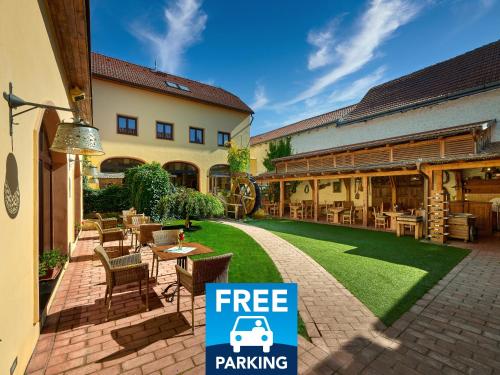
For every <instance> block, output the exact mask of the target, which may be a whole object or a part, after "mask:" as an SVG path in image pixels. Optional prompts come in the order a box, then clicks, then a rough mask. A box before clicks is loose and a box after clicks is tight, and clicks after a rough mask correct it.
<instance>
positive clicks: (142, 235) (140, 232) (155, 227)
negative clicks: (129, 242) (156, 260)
mask: <svg viewBox="0 0 500 375" xmlns="http://www.w3.org/2000/svg"><path fill="white" fill-rule="evenodd" d="M161 227H162V225H161V224H154V223H153V224H151V223H148V224H141V225H140V226H139V229H137V231H136V237H135V242H136V246H135V251H136V252H137V251H140V250H141V246H149V244H150V243H152V242H154V239H153V232H156V231H159V230H161Z"/></svg>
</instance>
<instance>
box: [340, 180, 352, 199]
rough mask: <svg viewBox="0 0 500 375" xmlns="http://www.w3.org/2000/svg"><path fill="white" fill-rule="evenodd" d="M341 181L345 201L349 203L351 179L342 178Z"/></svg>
mask: <svg viewBox="0 0 500 375" xmlns="http://www.w3.org/2000/svg"><path fill="white" fill-rule="evenodd" d="M342 181H344V186H345V200H346V202H350V201H351V179H350V178H343V179H342Z"/></svg>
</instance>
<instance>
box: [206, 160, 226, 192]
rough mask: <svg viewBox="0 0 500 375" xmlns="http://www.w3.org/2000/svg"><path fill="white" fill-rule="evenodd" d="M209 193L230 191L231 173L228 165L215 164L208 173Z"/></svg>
mask: <svg viewBox="0 0 500 375" xmlns="http://www.w3.org/2000/svg"><path fill="white" fill-rule="evenodd" d="M208 185H209V191H210V192H211V193H213V194H217V193H218V192H220V191H227V190H231V172H230V171H229V165H227V164H216V165H213V166H212V167H210V170H209V171H208Z"/></svg>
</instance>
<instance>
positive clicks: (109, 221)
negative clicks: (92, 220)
mask: <svg viewBox="0 0 500 375" xmlns="http://www.w3.org/2000/svg"><path fill="white" fill-rule="evenodd" d="M95 216H96V217H97V220H98V221H99V225H100V226H101V228H102V229H111V228H117V227H118V219H117V218H116V217H109V218H106V219H105V218H103V217H102V215H101V214H100V213H99V212H96V214H95Z"/></svg>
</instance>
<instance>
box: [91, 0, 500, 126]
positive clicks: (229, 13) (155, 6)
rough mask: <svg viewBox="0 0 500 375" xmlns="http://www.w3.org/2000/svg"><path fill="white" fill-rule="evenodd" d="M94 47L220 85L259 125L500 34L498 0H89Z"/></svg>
mask: <svg viewBox="0 0 500 375" xmlns="http://www.w3.org/2000/svg"><path fill="white" fill-rule="evenodd" d="M90 3H91V31H92V50H93V51H95V52H99V53H103V54H106V55H109V56H113V57H116V58H120V59H124V60H127V61H131V62H134V63H137V64H140V65H145V66H154V61H155V59H156V61H157V64H158V68H159V69H160V70H163V71H166V72H169V73H173V74H177V75H181V76H185V77H188V78H191V79H195V80H199V81H202V82H206V83H209V84H212V85H215V86H219V87H223V88H224V89H226V90H229V91H231V92H233V93H234V94H236V95H238V96H239V97H240V98H241V99H243V100H244V101H245V102H246V103H247V104H249V105H250V106H252V108H253V109H254V110H255V120H254V123H253V126H252V135H255V134H259V133H262V132H265V131H269V130H272V129H274V128H277V127H279V126H282V125H285V124H289V123H292V122H295V121H298V120H301V119H304V118H307V117H311V116H314V115H318V114H321V113H324V112H328V111H331V110H334V109H336V108H340V107H343V106H346V105H349V104H352V103H355V102H356V101H358V100H359V99H360V98H361V97H362V96H363V95H364V94H365V93H366V91H367V90H368V88H370V87H371V86H373V85H376V84H378V83H382V82H385V81H388V80H390V79H393V78H397V77H399V76H401V75H404V74H407V73H410V72H412V71H415V70H417V69H420V68H423V67H425V66H428V65H431V64H434V63H436V62H439V61H442V60H445V59H447V58H450V57H453V56H456V55H458V54H461V53H463V52H466V51H468V50H471V49H474V48H476V47H479V46H481V45H484V44H487V43H490V42H492V41H495V40H497V39H500V22H498V19H499V16H500V0H364V1H354V0H337V1H334V0H323V1H316V0H309V1H297V0H288V1H286V0H273V1H270V0H252V1H248V0H231V1H229V0H227V1H221V0H205V1H202V0H148V1H137V0H91V2H90Z"/></svg>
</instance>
